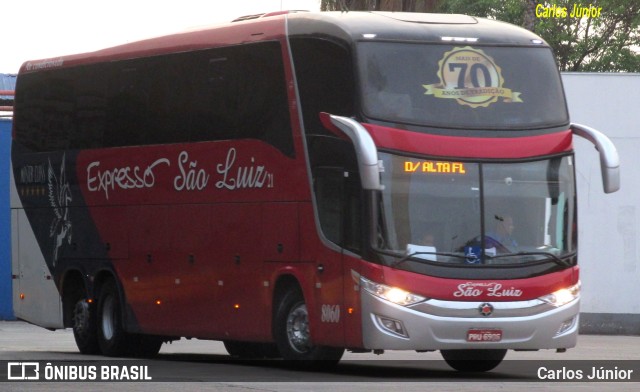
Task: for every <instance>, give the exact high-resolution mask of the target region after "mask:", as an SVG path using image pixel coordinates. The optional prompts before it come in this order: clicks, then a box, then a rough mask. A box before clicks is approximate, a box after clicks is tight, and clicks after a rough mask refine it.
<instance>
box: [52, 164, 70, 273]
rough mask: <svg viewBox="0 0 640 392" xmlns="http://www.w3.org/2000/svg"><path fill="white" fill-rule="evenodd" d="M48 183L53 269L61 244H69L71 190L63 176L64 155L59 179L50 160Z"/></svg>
mask: <svg viewBox="0 0 640 392" xmlns="http://www.w3.org/2000/svg"><path fill="white" fill-rule="evenodd" d="M47 174H48V175H47V177H48V183H49V202H50V203H51V207H52V208H53V213H54V218H53V221H52V222H51V227H50V229H49V237H51V238H53V259H52V260H53V261H52V263H53V267H55V266H56V261H57V260H58V254H59V251H60V248H61V247H62V244H63V243H64V242H65V241H66V242H67V243H68V244H71V234H72V230H71V229H72V224H71V220H70V219H69V204H70V203H71V201H72V200H73V198H72V196H71V188H70V186H69V182H68V181H67V179H66V175H65V155H63V156H62V163H61V164H60V177H59V178H58V177H56V174H55V171H54V169H53V166H52V165H51V160H49V170H48V171H47Z"/></svg>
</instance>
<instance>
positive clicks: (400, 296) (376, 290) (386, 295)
mask: <svg viewBox="0 0 640 392" xmlns="http://www.w3.org/2000/svg"><path fill="white" fill-rule="evenodd" d="M360 285H361V286H362V288H364V289H365V290H367V291H368V292H370V293H371V294H373V295H375V296H377V297H380V298H382V299H384V300H387V301H390V302H393V303H394V304H398V305H402V306H409V305H413V304H415V303H418V302H422V301H424V300H426V298H425V297H422V296H420V295H416V294H412V293H410V292H408V291H404V290H402V289H399V288H397V287H391V286H387V285H384V284H382V283H376V282H373V281H370V280H369V279H365V278H363V277H360Z"/></svg>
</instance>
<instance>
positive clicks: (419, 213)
mask: <svg viewBox="0 0 640 392" xmlns="http://www.w3.org/2000/svg"><path fill="white" fill-rule="evenodd" d="M380 157H381V159H382V161H383V162H384V167H385V171H384V172H383V173H382V181H383V184H384V190H383V191H382V198H381V201H380V203H379V207H380V213H379V214H378V216H379V217H378V219H379V222H378V230H379V232H378V235H377V236H376V238H377V239H376V241H378V243H377V244H375V247H376V248H377V249H379V250H383V251H387V252H391V253H394V254H395V255H396V256H397V257H398V258H399V259H401V262H402V263H403V264H409V265H410V264H420V263H422V264H425V262H426V263H454V264H457V265H494V266H496V265H513V264H523V263H529V262H540V261H552V262H557V263H558V264H562V265H565V263H567V261H566V259H567V258H568V257H569V256H573V255H574V253H575V249H576V246H577V238H576V233H575V223H576V199H575V183H574V170H573V156H570V155H568V156H564V157H556V158H551V159H545V160H539V161H531V162H521V163H472V162H453V161H438V160H429V159H416V158H409V157H404V156H400V155H393V154H389V153H380ZM395 262H396V263H397V262H398V259H396V261H395Z"/></svg>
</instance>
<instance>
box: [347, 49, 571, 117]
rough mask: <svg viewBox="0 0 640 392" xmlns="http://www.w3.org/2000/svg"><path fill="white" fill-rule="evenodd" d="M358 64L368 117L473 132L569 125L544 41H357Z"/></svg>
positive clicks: (556, 75) (558, 80) (559, 88)
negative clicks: (509, 44) (501, 44)
mask: <svg viewBox="0 0 640 392" xmlns="http://www.w3.org/2000/svg"><path fill="white" fill-rule="evenodd" d="M358 66H359V73H360V78H361V79H360V86H361V96H362V103H363V111H364V114H365V116H366V117H368V118H372V119H376V120H381V121H387V122H392V123H403V124H414V125H420V126H428V127H438V128H458V129H472V130H481V129H535V128H549V127H555V126H563V125H566V124H567V123H568V115H567V109H566V106H565V101H564V93H563V90H562V84H561V82H560V76H559V73H558V70H557V67H556V64H555V61H554V59H553V55H552V53H551V50H550V49H549V48H546V47H491V46H468V45H467V44H461V45H453V46H452V45H435V44H428V45H427V44H413V43H397V42H361V43H359V45H358Z"/></svg>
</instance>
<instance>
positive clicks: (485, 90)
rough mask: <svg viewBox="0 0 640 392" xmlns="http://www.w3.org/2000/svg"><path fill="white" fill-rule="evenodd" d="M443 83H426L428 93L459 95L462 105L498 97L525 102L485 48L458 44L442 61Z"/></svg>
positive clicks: (484, 102)
mask: <svg viewBox="0 0 640 392" xmlns="http://www.w3.org/2000/svg"><path fill="white" fill-rule="evenodd" d="M438 78H439V79H440V83H435V84H423V85H422V86H423V87H424V88H425V89H426V91H425V95H433V96H434V97H435V98H442V99H455V100H456V101H457V102H458V103H459V104H461V105H467V106H471V107H472V108H477V107H488V106H489V105H491V104H492V103H494V102H497V101H498V99H500V98H501V99H502V102H508V103H511V102H522V99H521V98H520V94H521V93H519V92H515V91H512V90H511V89H509V88H507V87H505V86H504V78H503V77H502V70H501V69H500V67H499V66H498V65H497V64H496V62H495V61H494V60H493V58H491V57H490V56H489V55H487V54H486V53H484V51H482V49H477V48H472V47H471V46H465V47H456V48H453V49H452V50H450V51H448V52H445V54H444V56H443V57H442V59H441V60H440V61H439V62H438Z"/></svg>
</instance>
